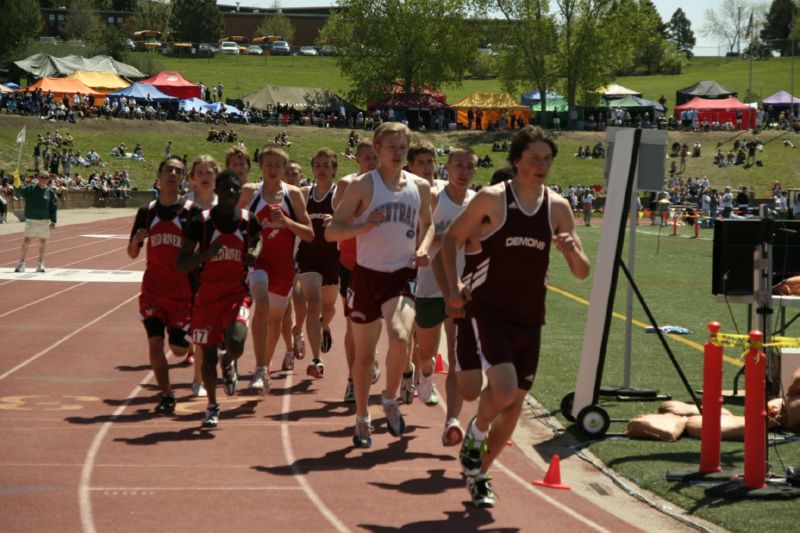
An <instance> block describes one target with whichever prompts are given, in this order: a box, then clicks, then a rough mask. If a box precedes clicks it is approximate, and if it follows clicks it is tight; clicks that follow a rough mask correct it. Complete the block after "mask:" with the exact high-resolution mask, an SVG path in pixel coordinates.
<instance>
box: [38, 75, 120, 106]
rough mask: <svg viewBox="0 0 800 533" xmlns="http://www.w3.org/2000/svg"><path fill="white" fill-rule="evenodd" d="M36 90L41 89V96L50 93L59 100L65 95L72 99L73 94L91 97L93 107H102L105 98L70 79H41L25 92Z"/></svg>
mask: <svg viewBox="0 0 800 533" xmlns="http://www.w3.org/2000/svg"><path fill="white" fill-rule="evenodd" d="M36 89H41V91H42V94H47V93H48V92H51V93H53V96H55V97H56V98H61V97H62V96H64V95H65V94H66V95H67V96H69V97H72V95H74V94H75V93H80V94H81V95H82V96H85V95H93V96H94V103H95V105H102V104H103V100H104V98H105V95H104V94H103V93H101V92H98V91H95V90H93V89H90V88H89V87H87V86H86V85H85V84H83V83H82V82H80V81H78V80H74V79H70V78H41V79H39V80H38V81H37V82H36V83H34V84H33V85H31V86H30V87H27V88H26V89H25V90H26V91H28V92H32V91H35V90H36ZM70 102H71V101H70Z"/></svg>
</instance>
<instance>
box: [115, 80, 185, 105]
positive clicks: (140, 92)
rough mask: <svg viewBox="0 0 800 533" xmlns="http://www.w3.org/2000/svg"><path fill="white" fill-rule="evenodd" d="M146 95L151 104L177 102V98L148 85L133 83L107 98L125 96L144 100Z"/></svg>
mask: <svg viewBox="0 0 800 533" xmlns="http://www.w3.org/2000/svg"><path fill="white" fill-rule="evenodd" d="M148 95H150V99H151V100H152V101H153V102H168V101H172V100H177V98H175V97H174V96H170V95H168V94H164V93H162V92H161V91H159V90H158V89H156V88H155V87H154V86H152V85H150V84H148V83H134V84H133V85H131V86H130V87H126V88H125V89H121V90H119V91H115V92H113V93H110V94H109V95H108V96H125V97H126V98H135V99H137V100H146V99H147V96H148Z"/></svg>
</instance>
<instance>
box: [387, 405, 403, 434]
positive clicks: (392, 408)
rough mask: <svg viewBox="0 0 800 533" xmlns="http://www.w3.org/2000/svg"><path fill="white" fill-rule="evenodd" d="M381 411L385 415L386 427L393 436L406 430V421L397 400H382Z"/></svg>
mask: <svg viewBox="0 0 800 533" xmlns="http://www.w3.org/2000/svg"><path fill="white" fill-rule="evenodd" d="M383 413H384V414H385V415H386V428H387V429H388V430H389V433H391V434H392V436H393V437H399V436H401V435H402V434H403V433H405V432H406V421H405V420H403V415H402V414H401V413H400V406H399V405H398V403H397V400H396V399H395V400H392V401H390V402H387V401H386V400H384V401H383Z"/></svg>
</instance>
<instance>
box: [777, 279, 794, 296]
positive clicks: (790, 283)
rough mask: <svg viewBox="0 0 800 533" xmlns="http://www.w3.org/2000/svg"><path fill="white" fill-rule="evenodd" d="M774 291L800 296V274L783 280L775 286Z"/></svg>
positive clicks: (785, 294)
mask: <svg viewBox="0 0 800 533" xmlns="http://www.w3.org/2000/svg"><path fill="white" fill-rule="evenodd" d="M772 292H773V293H774V294H782V295H784V296H800V276H792V277H791V278H787V279H785V280H783V282H782V283H780V284H778V285H776V286H775V288H774V289H773V291H772Z"/></svg>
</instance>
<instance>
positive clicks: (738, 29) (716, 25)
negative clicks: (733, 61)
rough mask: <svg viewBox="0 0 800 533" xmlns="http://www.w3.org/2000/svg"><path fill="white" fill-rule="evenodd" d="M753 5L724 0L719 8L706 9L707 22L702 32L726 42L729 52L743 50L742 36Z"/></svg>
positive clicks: (718, 40) (705, 35)
mask: <svg viewBox="0 0 800 533" xmlns="http://www.w3.org/2000/svg"><path fill="white" fill-rule="evenodd" d="M751 12H752V6H751V5H750V4H748V3H747V2H744V1H740V0H722V5H720V7H719V10H717V9H706V11H705V15H706V23H705V24H704V25H703V27H702V28H701V29H700V34H701V35H703V36H704V37H709V38H711V39H714V40H715V41H717V42H720V43H725V44H726V45H727V47H728V51H729V52H739V51H740V50H741V37H742V35H743V34H744V33H745V32H746V31H747V25H748V21H749V18H748V17H749V16H750V13H751Z"/></svg>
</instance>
